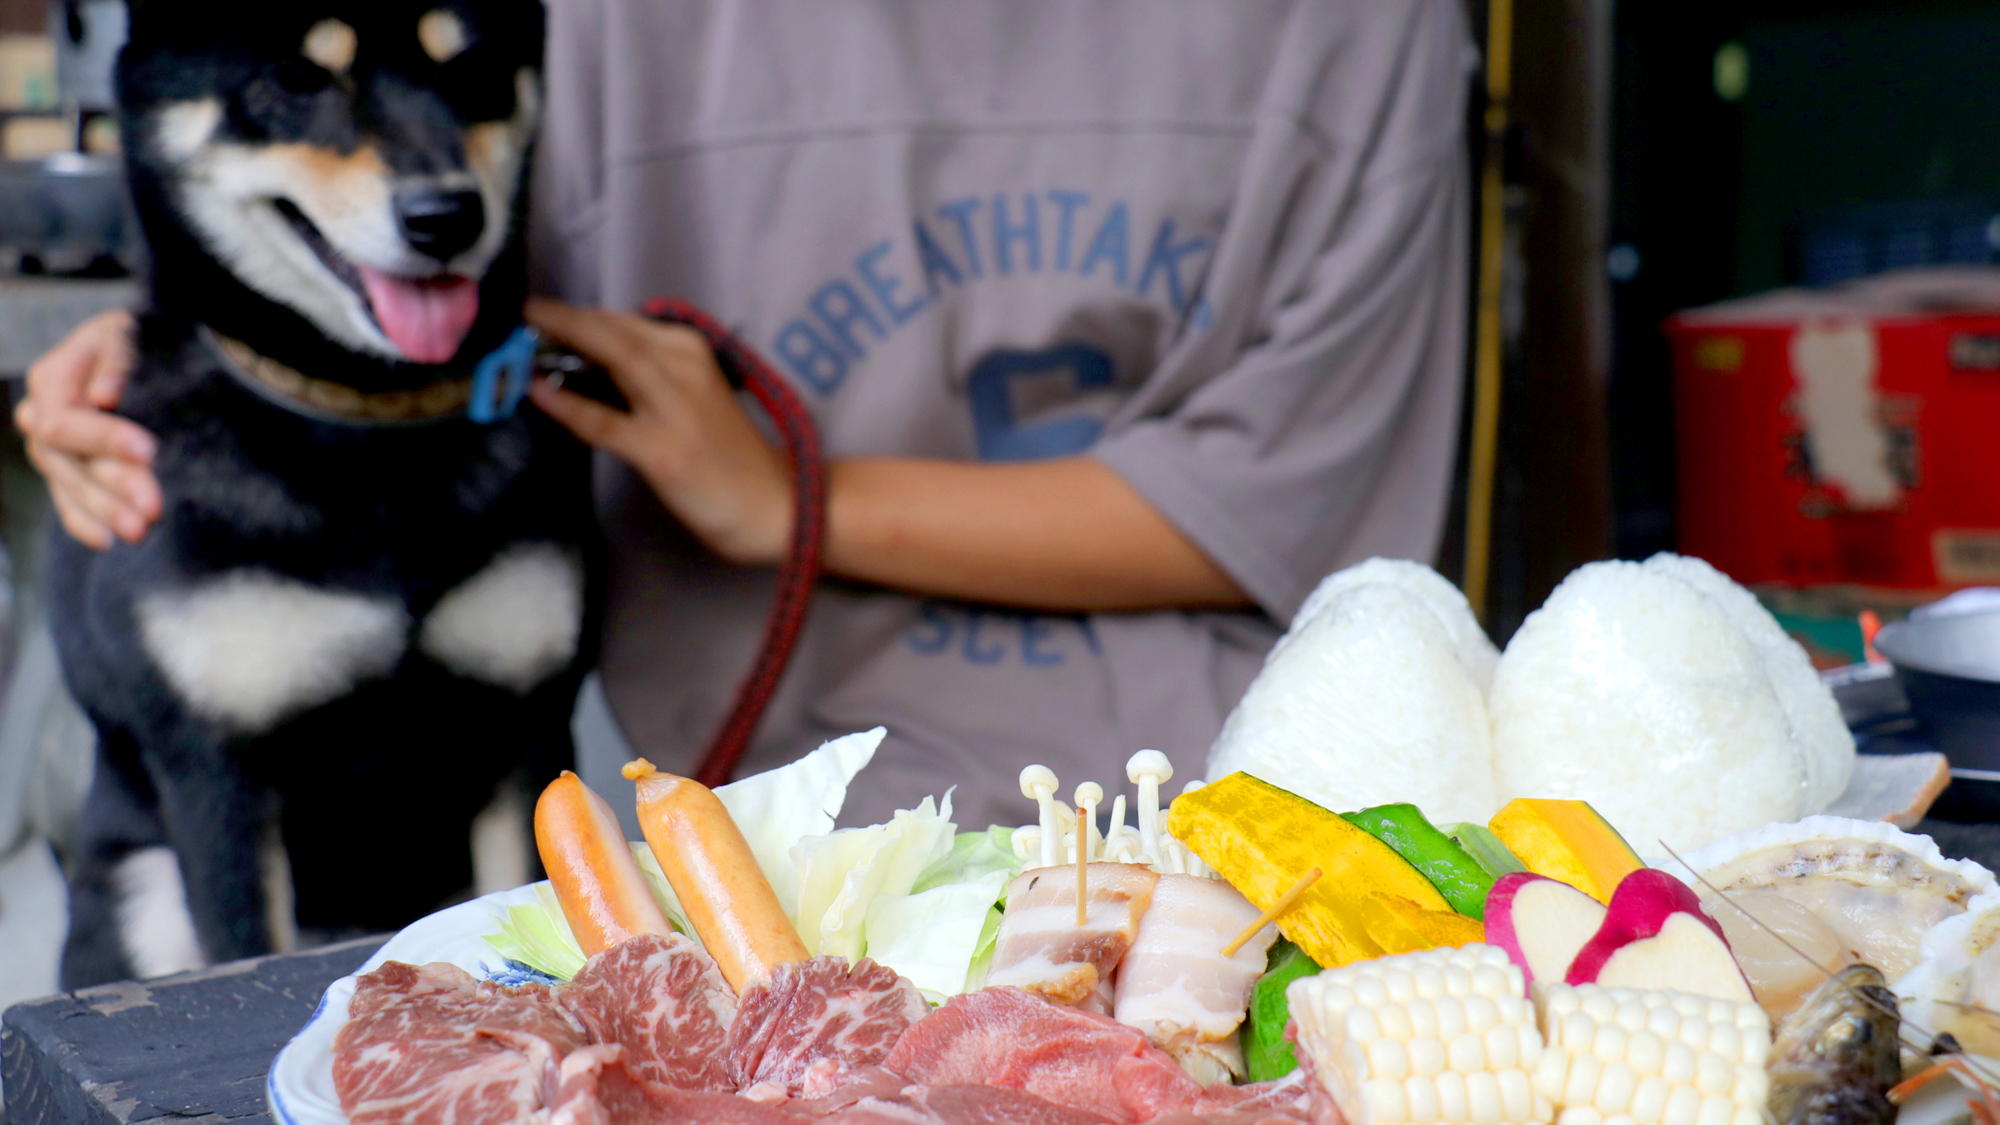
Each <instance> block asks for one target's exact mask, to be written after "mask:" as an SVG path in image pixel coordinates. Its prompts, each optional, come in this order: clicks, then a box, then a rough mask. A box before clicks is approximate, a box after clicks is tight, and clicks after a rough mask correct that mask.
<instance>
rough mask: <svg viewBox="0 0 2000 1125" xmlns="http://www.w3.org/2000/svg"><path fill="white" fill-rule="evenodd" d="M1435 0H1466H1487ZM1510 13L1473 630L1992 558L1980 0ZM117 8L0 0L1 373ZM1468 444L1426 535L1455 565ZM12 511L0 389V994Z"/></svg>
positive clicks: (1995, 545)
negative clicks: (1434, 529)
mask: <svg viewBox="0 0 2000 1125" xmlns="http://www.w3.org/2000/svg"><path fill="white" fill-rule="evenodd" d="M1469 14H1470V15H1471V22H1472V26H1474V27H1475V28H1476V29H1478V31H1479V33H1480V34H1481V35H1482V36H1483V35H1485V34H1486V33H1487V29H1488V27H1489V17H1490V16H1491V15H1492V13H1491V12H1490V11H1489V9H1488V7H1487V5H1486V4H1485V3H1472V4H1471V5H1470V6H1469ZM1511 18H1512V35H1511V37H1510V47H1511V56H1512V64H1513V65H1512V86H1511V90H1510V92H1509V97H1508V98H1507V100H1506V103H1505V106H1504V109H1505V115H1504V127H1502V128H1501V129H1500V130H1499V131H1498V132H1497V133H1496V134H1495V135H1494V137H1493V139H1491V140H1489V139H1488V130H1487V128H1486V123H1487V122H1488V120H1489V118H1488V115H1487V111H1488V109H1489V108H1490V107H1489V105H1488V102H1487V100H1486V98H1485V96H1484V94H1483V92H1482V90H1483V87H1482V83H1483V81H1484V79H1483V78H1480V79H1479V80H1477V81H1475V82H1474V83H1473V85H1474V92H1473V96H1472V98H1471V99H1470V101H1469V104H1468V115H1469V116H1468V121H1469V122H1470V123H1471V125H1472V127H1471V129H1470V130H1469V133H1470V135H1471V144H1472V145H1473V148H1474V151H1473V153H1472V155H1473V157H1474V161H1473V167H1474V168H1475V169H1477V168H1479V167H1480V166H1481V164H1482V162H1483V161H1484V160H1485V159H1486V158H1487V157H1488V156H1489V155H1490V156H1493V157H1495V158H1497V159H1498V161H1499V171H1500V173H1501V177H1500V184H1501V191H1500V196H1499V200H1498V204H1499V206H1498V213H1499V214H1500V215H1501V218H1502V223H1501V225H1500V226H1499V227H1498V228H1497V233H1498V234H1499V236H1500V237H1499V243H1498V245H1499V250H1500V259H1499V260H1500V267H1501V268H1500V273H1499V282H1500V288H1499V295H1500V301H1499V313H1500V316H1499V324H1500V332H1499V334H1498V345H1499V347H1498V352H1499V359H1500V364H1499V370H1500V376H1501V377H1500V392H1501V393H1500V398H1499V402H1500V412H1499V424H1498V436H1499V441H1498V455H1497V460H1496V463H1495V471H1494V473H1493V475H1492V481H1493V493H1492V494H1493V503H1492V509H1491V510H1492V522H1491V535H1490V546H1489V547H1488V549H1487V551H1486V552H1484V556H1483V557H1484V558H1485V561H1486V562H1487V564H1488V566H1489V571H1488V578H1487V580H1486V583H1485V586H1486V596H1485V599H1484V610H1485V614H1484V616H1485V620H1486V622H1487V625H1488V628H1489V630H1490V631H1491V632H1492V634H1493V638H1494V640H1495V641H1496V642H1497V643H1500V644H1503V645H1504V644H1505V642H1506V640H1507V638H1508V637H1509V636H1511V635H1512V633H1513V632H1514V630H1515V629H1516V628H1518V626H1519V625H1520V622H1521V620H1522V619H1523V618H1524V617H1525V616H1526V615H1527V613H1528V612H1530V611H1531V610H1532V609H1533V608H1534V607H1535V606H1537V605H1539V604H1541V602H1542V601H1543V599H1544V598H1545V597H1546V595H1547V594H1548V592H1549V590H1550V589H1551V588H1552V587H1553V586H1554V585H1555V584H1556V583H1557V582H1558V581H1560V580H1561V578H1562V577H1563V576H1564V575H1566V574H1567V573H1569V572H1570V571H1571V570H1572V569H1574V568H1575V567H1577V566H1578V565H1580V564H1582V563H1584V562H1588V561H1591V560H1593V559H1600V558H1607V557H1621V558H1633V559H1637V558H1644V557H1646V556H1647V555H1650V554H1652V553H1653V552H1656V551H1660V550H1680V551H1684V552H1687V553H1691V554H1696V555H1700V556H1702V557H1704V558H1707V559H1709V560H1710V561H1711V562H1713V563H1715V564H1716V565H1717V566H1719V567H1720V568H1721V569H1723V570H1724V571H1726V572H1727V573H1729V574H1730V575H1731V576H1732V577H1733V578H1735V579H1737V580H1738V581H1741V582H1744V583H1746V584H1748V585H1750V586H1751V587H1752V588H1753V589H1755V590H1756V591H1757V592H1758V594H1759V596H1760V598H1762V599H1763V600H1764V601H1765V603H1766V604H1767V605H1768V606H1770V607H1771V608H1772V609H1773V610H1774V611H1776V612H1777V613H1778V614H1779V617H1780V620H1781V622H1783V623H1784V624H1785V626H1786V627H1787V629H1788V630H1790V631H1792V632H1793V634H1794V635H1795V636H1797V637H1799V638H1800V639H1801V640H1802V641H1803V642H1805V643H1806V645H1807V646H1808V649H1809V651H1810V652H1811V653H1812V655H1813V657H1814V659H1815V662H1816V663H1818V664H1820V665H1821V666H1822V667H1827V668H1833V667H1837V666H1841V665H1849V664H1853V663H1856V662H1859V661H1862V660H1864V657H1865V649H1864V639H1863V630H1862V626H1861V625H1860V624H1859V615H1860V614H1861V611H1863V610H1869V611H1872V612H1873V613H1875V614H1876V615H1877V616H1878V617H1879V618H1881V619H1883V620H1890V621H1893V620H1895V619H1897V618H1899V617H1901V616H1903V615H1904V614H1906V613H1907V612H1908V611H1909V609H1911V608H1912V607H1915V606H1918V605H1920V604H1923V603H1926V602H1929V601H1933V600H1935V599H1937V598H1938V597H1940V596H1942V595H1943V594H1945V593H1947V592H1949V591H1952V590H1955V589H1959V588H1963V587H1967V586H1979V585H1983V584H2000V488H1995V487H1994V483H1995V482H1996V481H2000V443H1995V442H1994V441H1992V440H1991V438H1990V437H1989V434H1990V433H1991V432H1992V430H1993V429H1994V424H1995V423H1996V422H2000V112H1996V111H2000V67H1995V66H1994V65H1993V62H1992V56H1993V51H1994V47H1995V45H1996V44H2000V4H1992V3H1984V4H1982V3H1970V2H1959V0H1819V2H1805V0H1736V2H1733V3H1729V4H1711V3H1681V4H1671V5H1669V4H1659V3H1625V4H1615V3H1613V2H1611V0H1521V2H1519V3H1518V4H1515V5H1513V6H1512V8H1511ZM123 26H124V7H123V2H122V0H57V2H55V3H49V2H47V0H0V157H4V159H0V386H4V387H5V388H6V390H7V405H8V406H9V407H11V405H12V403H13V402H14V401H16V400H18V397H19V393H20V390H19V388H20V385H21V380H22V378H23V377H24V375H25V372H26V370H27V367H28V365H29V363H30V362H31V361H32V360H33V359H34V357H35V356H37V355H39V354H40V353H41V352H42V351H43V350H44V349H46V348H47V347H48V346H50V345H51V344H53V343H54V342H55V341H56V340H58V339H59V338H60V337H61V336H62V334H63V333H64V332H66V331H67V330H68V329H69V328H70V327H71V326H73V325H74V324H76V323H77V322H78V321H80V320H82V319H83V318H84V317H86V316H88V315H90V314H91V313H93V312H96V311H98V310H100V309H104V308H111V307H120V306H126V305H129V304H131V303H132V302H133V301H134V299H135V296H136V293H137V286H136V284H135V282H134V281H133V280H132V278H133V275H134V273H135V272H136V271H138V270H140V269H141V268H142V267H143V263H142V260H141V254H140V249H139V247H137V246H136V245H135V243H134V228H133V225H132V223H131V222H130V220H129V218H128V216H127V214H126V211H125V204H124V202H123V196H122V183H121V180H120V176H119V172H118V167H117V163H116V155H115V154H116V147H117V140H116V135H115V129H114V128H113V123H112V120H111V118H110V116H109V112H110V110H111V108H112V95H111V88H110V81H109V67H110V63H111V60H112V58H113V57H114V54H115V50H116V46H117V44H118V42H119V41H120V39H121V37H122V34H123ZM1488 46H1489V47H1490V46H1491V45H1490V44H1488ZM1489 57H1490V55H1489ZM1493 229H1494V228H1489V231H1491V230H1493ZM1475 237H1478V236H1477V235H1475ZM1474 367H1475V364H1474V362H1473V357H1471V356H1468V363H1467V373H1468V374H1467V378H1468V385H1470V384H1471V380H1472V373H1473V371H1474ZM1469 414H1470V411H1468V415H1469ZM1470 427H1471V422H1470V420H1469V419H1468V422H1467V432H1468V441H1467V442H1466V443H1465V445H1466V446H1467V448H1468V449H1469V448H1470V445H1471V442H1470V440H1469V434H1470ZM1471 460H1472V459H1471V457H1470V455H1469V453H1468V454H1467V455H1464V456H1462V458H1461V473H1460V477H1461V487H1460V489H1459V499H1458V503H1457V505H1456V506H1455V511H1454V515H1453V518H1452V521H1451V526H1450V529H1449V532H1448V535H1447V542H1446V546H1445V549H1444V550H1443V552H1442V553H1441V556H1440V558H1439V559H1438V560H1436V562H1437V564H1438V565H1439V567H1440V569H1442V570H1443V571H1444V572H1445V573H1446V574H1447V575H1448V576H1451V577H1454V578H1459V577H1462V576H1463V575H1464V574H1465V563H1466V547H1467V536H1466V534H1465V531H1464V528H1465V525H1466V517H1467V515H1468V507H1469V506H1470V504H1471V499H1470V498H1471V496H1472V492H1471V490H1468V489H1467V488H1466V487H1465V486H1464V483H1463V482H1464V481H1465V480H1468V479H1471V477H1472V476H1473V473H1472V466H1471ZM45 517H46V499H45V496H44V495H43V494H42V492H41V491H40V486H39V483H38V481H37V480H36V478H35V477H34V474H33V472H32V471H31V470H30V469H29V468H28V467H27V465H26V463H25V461H24V460H23V458H22V456H21V452H20V445H19V441H18V438H17V437H16V436H15V435H14V434H13V433H12V430H11V427H9V426H7V425H5V424H4V423H0V547H3V548H4V555H0V579H4V580H0V683H4V685H5V688H4V695H0V950H5V951H6V953H7V956H6V957H4V958H0V1007H4V1006H6V1005H7V1004H9V1003H12V1002H13V1001H15V1000H17V999H21V998H23V997H26V996H31V995H38V994H41V993H44V992H47V991H50V990H51V989H52V988H53V982H54V974H55V968H54V965H55V961H54V958H55V949H56V942H57V940H58V935H59V934H60V933H61V931H62V925H63V922H62V917H61V891H60V882H59V874H58V867H57V861H56V858H55V857H56V855H57V854H59V852H60V849H61V845H62V843H63V840H64V834H65V832H66V831H67V824H68V820H67V818H68V817H71V816H73V811H74V807H75V802H76V801H77V800H79V799H80V796H81V792H82V787H83V786H84V785H85V784H87V781H88V765H87V762H88V733H87V730H86V729H85V728H84V727H83V725H82V723H81V718H80V716H78V715H76V714H75V712H74V710H73V708H70V707H69V706H68V704H67V703H66V701H65V700H64V699H63V698H62V696H61V693H60V691H59V690H57V681H56V677H55V673H54V668H53V663H52V659H51V656H50V653H49V652H48V650H47V642H46V639H45V638H44V637H43V635H42V634H41V633H40V632H39V630H38V628H37V621H38V618H37V613H36V606H35V594H34V591H35V589H36V582H37V573H38V558H39V555H38V551H37V549H36V538H37V534H38V529H39V528H40V527H41V525H42V523H43V521H44V520H45ZM1476 541H1477V537H1475V543H1476ZM80 763H81V764H80ZM1995 777H2000V774H1996V775H1995ZM52 844H53V849H52V846H51V845H52Z"/></svg>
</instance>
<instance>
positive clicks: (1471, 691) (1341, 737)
mask: <svg viewBox="0 0 2000 1125" xmlns="http://www.w3.org/2000/svg"><path fill="white" fill-rule="evenodd" d="M1363 565H1364V566H1370V565H1373V563H1372V562H1371V563H1369V564H1363ZM1405 565H1408V566H1413V567H1414V566H1415V565H1416V564H1405ZM1376 573H1385V572H1384V571H1383V569H1382V568H1379V567H1378V568H1376ZM1335 577H1336V578H1338V577H1339V576H1338V575H1336V576H1335ZM1433 577H1435V576H1433ZM1331 581H1332V580H1331V579H1329V582H1331ZM1438 582H1439V584H1441V585H1443V586H1444V589H1445V590H1446V591H1450V592H1451V594H1452V595H1453V596H1454V597H1455V596H1456V593H1457V592H1456V591H1455V590H1452V589H1451V587H1450V585H1449V584H1446V583H1444V580H1443V579H1438ZM1326 589H1327V587H1326V586H1322V590H1326ZM1315 599H1316V600H1317V601H1318V604H1317V605H1313V606H1312V607H1311V608H1312V612H1311V613H1305V612H1301V613H1300V615H1299V619H1298V621H1299V623H1298V624H1296V625H1295V626H1294V628H1293V630H1292V631H1291V632H1290V633H1288V634H1287V635H1286V638H1285V640H1284V641H1282V642H1280V644H1279V646H1278V647H1276V648H1274V649H1273V650H1272V652H1271V655H1270V657H1269V658H1268V659H1266V661H1265V663H1264V670H1263V671H1262V672H1261V673H1259V674H1258V676H1257V679H1256V680H1255V681H1254V682H1253V683H1252V684H1251V685H1250V690H1249V691H1248V692H1246V693H1245V694H1244V696H1243V700H1242V702H1241V703H1239V704H1237V706H1236V710H1235V711H1233V712H1231V713H1230V716H1229V720H1228V721H1227V722H1226V723H1224V724H1223V728H1222V734H1221V735H1220V736H1219V737H1218V738H1217V739H1216V741H1215V745H1214V747H1213V748H1211V749H1210V751H1209V757H1208V775H1207V776H1208V778H1209V780H1211V781H1213V780H1216V779H1218V778H1221V777H1224V776H1227V775H1228V774H1231V773H1234V772H1236V771H1237V770H1243V771H1245V772H1247V773H1250V774H1252V775H1254V776H1256V777H1259V778H1262V779H1264V780H1265V781H1268V782H1270V783H1271V784H1273V785H1277V786H1279V787H1281V788H1284V789H1287V790H1290V791H1291V792H1293V793H1297V794H1299V795H1300V796H1302V797H1305V798H1307V799H1309V800H1312V801H1315V802H1317V803H1319V804H1320V805H1323V806H1325V807H1326V808H1329V809H1334V810H1336V811H1351V810H1355V809H1363V808H1367V807H1369V806H1371V805H1380V804H1388V803H1391V802H1397V801H1410V802H1414V803H1415V804H1416V805H1417V806H1418V807H1419V808H1421V809H1422V810H1423V811H1424V814H1425V815H1426V816H1428V817H1429V818H1430V819H1432V820H1433V821H1437V822H1439V823H1448V822H1451V821H1459V820H1477V821H1483V820H1485V819H1486V818H1487V817H1489V816H1491V815H1492V814H1493V812H1494V810H1495V809H1496V808H1498V807H1499V802H1498V801H1496V800H1495V797H1494V785H1493V767H1492V761H1493V756H1492V744H1491V740H1490V735H1489V732H1488V728H1487V721H1486V704H1485V700H1484V698H1483V692H1482V691H1481V690H1480V685H1479V683H1478V682H1477V681H1476V680H1475V679H1474V676H1473V674H1472V673H1471V672H1470V671H1468V670H1467V668H1466V667H1465V665H1464V664H1463V663H1462V662H1461V661H1462V657H1461V652H1462V649H1463V647H1464V646H1463V645H1462V643H1461V641H1462V637H1460V636H1454V634H1453V631H1452V630H1451V629H1450V628H1448V627H1447V626H1446V624H1445V623H1444V622H1442V621H1440V619H1439V615H1438V613H1437V612H1436V611H1435V610H1433V608H1432V607H1431V604H1430V600H1429V599H1427V598H1426V597H1424V596H1422V595H1421V594H1418V593H1412V592H1411V591H1410V589H1408V588H1407V587H1406V586H1405V585H1404V584H1403V583H1400V582H1360V583H1358V584H1356V583H1349V584H1348V585H1347V586H1346V588H1344V589H1337V590H1336V591H1334V592H1332V593H1331V594H1329V596H1327V597H1325V598H1320V597H1319V595H1318V594H1315ZM1457 604H1458V607H1459V608H1460V609H1461V610H1463V608H1464V605H1465V603H1464V599H1463V598H1458V599H1457ZM1465 620H1466V621H1471V613H1470V612H1469V611H1465ZM1471 627H1472V629H1473V630H1474V631H1477V629H1478V624H1477V623H1476V622H1474V623H1472V626H1471ZM1482 636H1483V634H1482ZM1489 648H1490V645H1489Z"/></svg>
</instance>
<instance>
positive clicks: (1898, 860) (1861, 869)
mask: <svg viewBox="0 0 2000 1125" xmlns="http://www.w3.org/2000/svg"><path fill="white" fill-rule="evenodd" d="M1682 858H1683V860H1684V861H1685V864H1686V867H1687V868H1691V869H1692V872H1691V873H1690V872H1689V871H1687V870H1683V869H1681V865H1680V864H1678V863H1676V864H1670V865H1668V870H1670V871H1673V872H1674V873H1675V874H1677V875H1680V876H1681V877H1682V878H1684V879H1687V881H1688V883H1689V885H1690V886H1692V887H1694V889H1695V891H1696V892H1697V893H1698V894H1700V895H1701V898H1702V902H1703V904H1704V905H1705V906H1706V908H1707V910H1708V912H1709V914H1710V915H1711V916H1713V917H1714V918H1715V920H1716V921H1717V922H1719V923H1721V925H1722V930H1723V933H1724V935H1726V936H1727V937H1728V939H1729V945H1730V948H1731V950H1732V951H1733V952H1734V953H1735V954H1736V960H1737V963H1738V964H1739V965H1741V966H1742V968H1743V974H1744V975H1745V976H1746V977H1748V978H1749V979H1750V987H1751V990H1752V991H1753V992H1755V993H1756V995H1757V1002H1758V1003H1759V1004H1761V1005H1763V1007H1764V1009H1765V1011H1766V1012H1768V1013H1770V1015H1771V1018H1772V1020H1773V1021H1777V1020H1780V1019H1782V1018H1783V1017H1784V1016H1785V1015H1786V1014H1788V1013H1789V1012H1791V1011H1792V1010H1793V1009H1795V1008H1796V1007H1798V1005H1799V1003H1800V1002H1801V1001H1802V1000H1803V999H1804V998H1805V996H1806V994H1808V993H1810V992H1811V991H1812V990H1813V989H1814V988H1815V987H1817V986H1818V985H1819V983H1820V982H1821V981H1822V980H1824V979H1825V978H1826V975H1827V973H1829V972H1838V971H1840V970H1841V969H1842V968H1844V967H1846V966H1848V965H1853V964H1857V963H1865V964H1869V965H1873V966H1875V967H1876V968H1878V969H1880V970H1881V971H1882V975H1883V976H1884V977H1885V978H1887V979H1888V980H1889V981H1890V983H1891V985H1892V987H1893V986H1895V985H1897V984H1898V982H1899V980H1900V978H1902V977H1903V976H1904V974H1906V973H1909V972H1911V971H1912V970H1913V969H1915V968H1916V967H1917V965H1918V964H1919V963H1920V962H1921V961H1923V960H1924V959H1925V956H1926V954H1925V953H1924V951H1923V949H1921V948H1920V945H1921V944H1922V943H1923V942H1924V940H1925V935H1926V934H1927V933H1929V932H1930V931H1932V930H1933V929H1936V928H1937V927H1939V926H1940V924H1942V923H1946V922H1948V921H1949V920H1951V919H1954V918H1957V917H1959V916H1961V915H1963V914H1965V913H1966V911H1967V908H1968V906H1969V905H1970V904H1971V903H1972V902H1973V901H1975V899H1977V900H1979V901H1982V902H1983V901H1984V899H1981V898H1980V896H1987V895H2000V889H1996V884H1995V882H1994V879H1993V874H1992V872H1989V871H1987V870H1986V869H1985V868H1984V867H1981V866H1980V865H1978V864H1976V863H1973V862H1971V861H1969V860H1962V859H1946V858H1945V857H1944V855H1943V854H1942V853H1940V852H1939V851H1938V849H1937V844H1935V843H1934V842H1932V840H1931V838H1930V837H1928V836H1917V835H1913V834H1911V833H1908V832H1904V831H1902V830H1900V829H1898V828H1896V827H1894V826H1892V825H1889V824H1884V823H1882V822H1880V821H1870V820H1849V819H1847V818H1845V817H1837V816H1810V817H1807V818H1805V819H1804V820H1799V821H1793V822H1790V823H1785V824H1769V825H1765V826H1764V827H1762V828H1757V829H1753V830H1751V831H1749V832H1743V833H1739V834H1737V835H1735V836H1730V837H1728V838H1726V839H1722V840H1718V841H1716V842H1715V843H1713V844H1710V845H1708V846H1707V847H1705V848H1701V849H1699V850H1697V851H1694V852H1690V853H1688V854H1687V855H1686V856H1684V857H1682ZM1996 905H2000V902H1996ZM1801 954H1803V956H1801ZM1896 991H1897V992H1898V993H1899V994H1900V993H1902V991H1903V990H1902V989H1901V988H1900V987H1898V988H1896Z"/></svg>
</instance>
